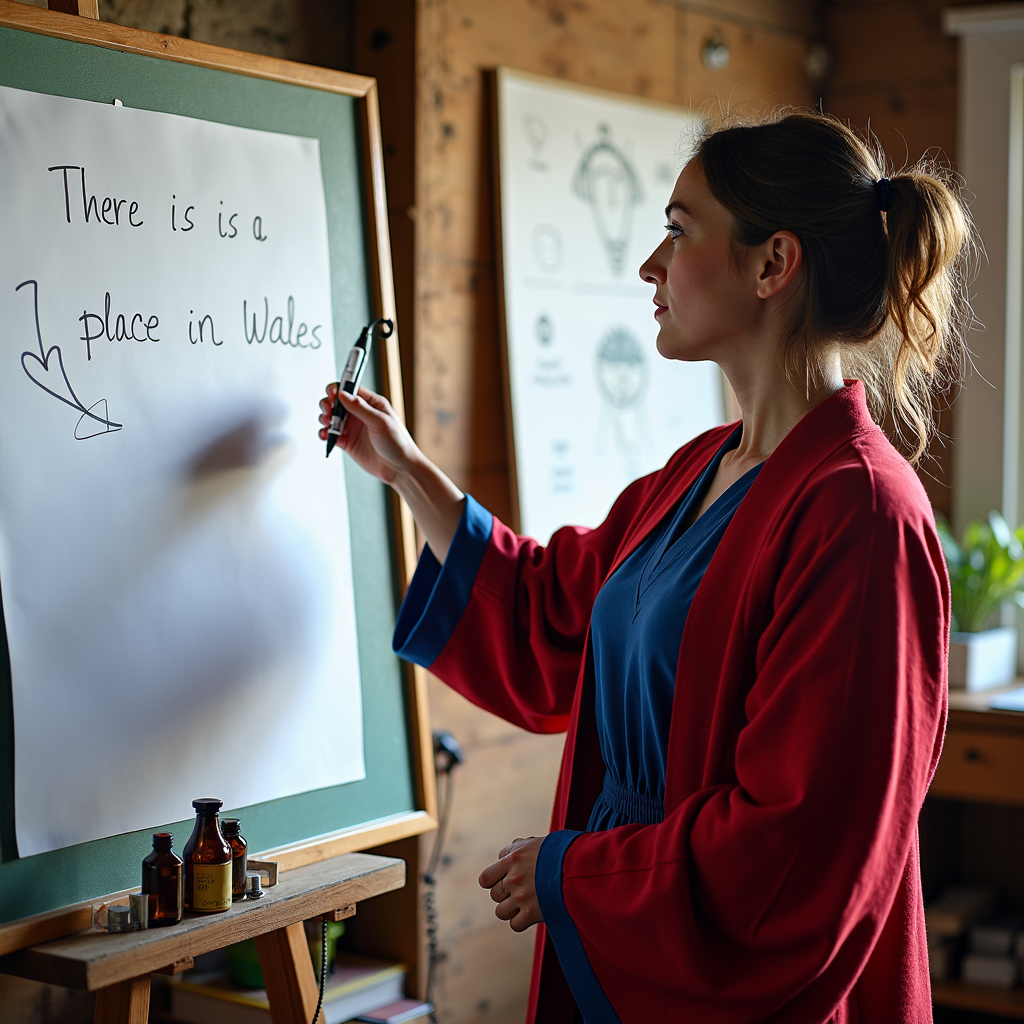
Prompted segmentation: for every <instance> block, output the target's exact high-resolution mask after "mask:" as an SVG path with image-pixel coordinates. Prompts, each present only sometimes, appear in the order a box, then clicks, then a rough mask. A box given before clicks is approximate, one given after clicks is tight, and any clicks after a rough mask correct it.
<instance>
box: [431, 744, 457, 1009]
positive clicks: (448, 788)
mask: <svg viewBox="0 0 1024 1024" xmlns="http://www.w3.org/2000/svg"><path fill="white" fill-rule="evenodd" d="M464 758H465V754H464V753H463V751H462V748H461V747H460V746H459V743H458V740H456V739H455V737H454V736H452V734H451V733H448V732H435V733H434V761H435V765H436V767H437V773H438V776H444V778H445V780H446V781H445V787H444V802H443V803H441V804H440V807H439V814H438V824H437V835H436V836H435V837H434V848H433V850H431V853H430V860H429V861H428V862H427V870H426V871H424V873H423V884H424V890H423V911H424V914H425V916H426V919H427V993H426V994H427V1002H428V1003H430V1004H431V1005H432V1006H433V1003H434V982H435V980H436V974H437V965H438V963H439V962H440V959H441V954H440V950H439V949H438V942H437V933H438V924H437V904H436V896H437V888H436V887H437V868H438V865H439V864H440V862H441V850H442V848H443V847H444V838H445V833H446V832H447V831H448V819H449V818H450V817H451V810H452V769H453V768H455V767H456V766H457V765H460V764H462V761H463V759H464ZM438 800H439V802H440V794H438ZM430 1021H431V1024H437V1012H436V1011H434V1010H432V1011H431V1014H430Z"/></svg>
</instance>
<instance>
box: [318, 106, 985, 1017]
mask: <svg viewBox="0 0 1024 1024" xmlns="http://www.w3.org/2000/svg"><path fill="white" fill-rule="evenodd" d="M667 215H668V219H669V223H668V225H667V229H666V231H667V233H666V237H665V240H664V241H663V242H662V243H661V245H659V246H658V248H657V249H656V250H655V252H654V253H653V254H652V255H651V257H650V258H649V259H648V260H647V262H646V263H645V264H644V265H643V267H642V268H641V270H640V273H641V276H642V277H643V279H644V280H645V281H647V282H649V283H651V284H652V285H653V286H654V302H655V307H656V308H655V314H654V315H655V317H656V318H657V321H658V324H659V335H658V350H659V351H660V352H661V354H662V355H663V356H665V357H666V358H669V359H683V360H697V359H713V360H714V361H715V362H716V363H718V365H719V366H720V367H721V368H722V370H723V372H724V373H725V374H726V376H727V377H728V379H729V382H730V384H731V385H732V388H733V391H734V392H735V393H736V397H737V399H738V400H739V404H740V407H741V409H742V413H743V416H742V421H741V422H740V423H739V424H732V425H728V426H724V427H720V428H716V429H713V430H710V431H708V432H707V433H705V434H703V435H702V436H700V437H698V438H696V439H695V440H693V441H691V442H689V443H688V444H686V445H685V446H684V447H683V448H681V449H680V450H679V451H678V452H677V453H676V454H675V455H674V456H673V457H672V459H671V460H670V461H669V463H668V464H667V465H666V466H665V468H664V469H662V470H660V471H659V472H657V473H654V474H652V475H651V476H648V477H645V478H643V479H641V480H638V481H636V482H635V483H633V484H632V485H631V486H630V487H628V488H627V489H626V491H625V492H624V493H623V494H622V495H621V496H620V497H619V499H618V500H617V501H616V503H615V505H614V506H613V507H612V510H611V512H610V513H609V515H608V518H607V519H606V520H605V522H604V523H603V524H602V525H601V526H599V527H598V528H597V529H594V530H584V529H579V528H575V527H567V528H565V529H562V530H560V531H558V532H557V533H556V534H555V535H554V536H553V537H552V538H551V541H550V542H549V544H548V545H547V546H546V547H541V546H539V545H538V544H537V543H536V542H534V541H532V540H529V539H527V538H523V537H517V536H515V535H514V534H513V533H512V532H511V531H509V530H508V529H507V528H506V527H504V526H503V525H502V524H501V523H500V522H497V521H496V520H494V519H493V517H492V516H490V514H489V513H486V512H485V511H484V510H483V509H481V507H480V506H479V505H478V504H476V503H475V502H474V501H473V499H472V498H470V497H467V496H464V495H463V494H462V492H461V491H459V490H458V488H456V487H455V486H454V484H452V483H451V481H450V480H448V479H447V477H445V476H444V475H443V474H442V473H441V472H440V471H439V470H438V469H437V468H436V467H435V466H433V465H432V464H431V463H430V462H429V461H428V460H427V459H426V458H425V457H424V456H423V455H422V454H421V453H420V451H419V450H418V449H417V448H416V446H415V444H414V443H413V442H412V440H411V438H410V437H409V435H408V434H407V433H406V432H405V431H404V429H403V428H402V427H401V425H400V424H399V423H398V421H397V419H396V418H395V416H394V414H393V412H392V411H391V409H390V408H389V406H388V405H387V403H386V402H385V401H384V400H383V399H381V398H380V397H379V396H376V395H373V394H371V393H369V392H366V391H362V392H360V395H359V396H358V397H357V398H355V399H348V398H346V399H343V401H344V402H345V404H346V407H347V408H348V410H349V412H350V414H351V415H350V416H349V419H348V426H347V427H346V432H345V433H344V434H343V435H342V438H341V441H340V443H341V445H342V447H344V448H345V449H346V451H348V452H349V453H350V454H351V455H352V456H353V457H354V458H355V459H356V460H357V461H358V462H359V464H360V465H362V466H363V467H364V468H366V469H368V470H369V471H370V472H372V473H375V474H376V475H377V476H378V477H380V478H381V479H382V480H384V481H386V482H387V483H389V484H391V486H393V487H394V488H395V489H396V490H397V491H398V492H399V493H400V494H401V495H402V496H403V497H404V498H405V500H406V501H407V502H408V504H409V506H410V508H411V509H412V511H413V514H414V515H415V517H416V519H417V522H418V523H419V525H420V527H421V529H422V531H423V534H424V536H425V537H426V540H427V543H428V545H429V547H428V549H427V550H425V551H424V554H423V557H422V559H421V561H420V565H419V567H418V569H417V573H416V576H415V578H414V580H413V582H412V585H411V586H410V589H409V593H408V594H407V596H406V599H405V602H404V604H403V607H402V611H401V613H400V616H399V622H398V626H397V629H396V637H395V645H396V650H398V651H399V653H401V654H402V655H403V656H405V657H408V658H411V659H413V660H416V661H418V662H420V663H421V664H424V665H426V666H427V667H429V668H430V669H431V671H432V672H434V673H435V674H436V675H438V676H439V677H440V678H442V679H444V680H445V681H446V682H448V683H449V684H450V685H452V686H454V687H455V688H456V689H458V690H459V691H460V692H461V693H463V694H465V695H466V696H467V697H469V698H470V699H471V700H473V701H475V702H476V703H477V704H479V705H480V706H482V707H485V708H487V709H488V710H490V711H493V712H494V713H496V714H498V715H501V716H502V717H503V718H505V719H507V720H508V721H510V722H513V723H515V724H517V725H520V726H522V727H523V728H526V729H532V730H535V731H539V732H557V731H560V730H566V729H567V730H568V739H567V742H566V746H565V754H564V758H563V764H562V772H561V777H560V781H559V786H558V791H557V796H556V802H555V808H554V813H553V819H552V832H551V833H550V834H549V835H548V836H546V837H543V838H532V839H527V840H516V841H515V842H514V843H512V844H511V846H509V847H507V848H506V849H505V850H503V851H502V853H501V855H500V857H499V859H498V860H497V861H496V862H495V863H494V864H492V865H490V866H489V867H487V868H486V869H485V870H484V871H483V872H482V874H481V876H480V884H481V885H482V886H484V887H486V888H489V889H490V893H491V898H492V899H493V900H494V901H495V903H496V904H497V907H496V910H495V913H496V914H497V916H498V917H499V918H501V919H502V920H505V921H508V922H509V923H510V925H511V927H512V928H513V930H515V931H523V930H525V929H527V928H529V927H530V926H531V925H534V924H538V923H540V922H542V921H543V923H544V927H543V928H540V929H538V937H537V946H536V956H535V961H534V973H533V984H532V988H531V997H530V1017H529V1019H530V1020H537V1021H541V1022H544V1024H547V1022H562V1021H564V1022H566V1024H569V1022H571V1021H573V1020H574V1019H577V1020H578V1019H580V1017H582V1019H584V1020H585V1021H586V1022H587V1024H602V1022H606V1021H609V1022H610V1021H622V1022H637V1024H640V1022H644V1024H648V1022H652V1021H687V1022H690V1021H699V1022H702V1024H705V1022H714V1024H718V1022H761V1021H773V1022H774V1021H779V1022H781V1021H786V1022H801V1024H803V1022H807V1024H811V1022H825V1021H842V1022H847V1021H851V1022H854V1021H863V1022H871V1024H878V1022H890V1021H893V1022H895V1021H900V1022H911V1021H913V1022H920V1021H925V1020H930V1019H931V999H930V989H929V979H928V963H927V947H926V942H925V933H924V914H923V905H922V895H921V884H920V876H919V871H918V855H917V818H918V813H919V811H920V808H921V803H922V801H923V799H924V796H925V792H926V791H927V788H928V784H929V781H930V779H931V775H932V772H933V770H934V768H935V763H936V760H937V758H938V755H939V749H940V746H941V742H942V734H943V728H944V723H945V715H946V649H947V637H948V613H949V588H948V580H947V576H946V572H945V565H944V562H943V558H942V552H941V548H940V546H939V542H938V540H937V538H936V534H935V529H934V522H933V515H932V511H931V508H930V507H929V504H928V501H927V499H926V497H925V494H924V491H923V489H922V487H921V485H920V483H919V482H918V480H917V477H916V476H915V474H914V472H913V470H912V469H911V466H910V465H909V463H908V461H907V459H905V458H904V457H903V456H901V455H900V454H899V453H898V452H897V451H896V449H895V448H894V447H893V445H892V444H891V443H890V441H889V440H888V439H887V438H886V435H885V434H884V433H883V432H882V430H880V429H879V427H877V426H876V425H875V422H874V421H873V420H872V414H874V417H875V419H876V420H878V421H879V422H888V424H889V426H890V432H891V433H892V434H893V436H894V437H896V438H897V439H898V440H899V441H900V442H901V443H902V444H903V445H904V446H905V447H906V448H907V450H908V452H909V455H910V457H911V459H914V460H916V459H917V458H919V457H920V455H921V454H922V452H923V451H924V448H925V445H926V442H927V440H928V434H929V429H930V408H931V405H930V403H931V387H932V386H933V385H934V384H935V383H936V379H937V374H938V372H939V370H940V368H941V367H943V366H946V365H949V360H950V355H951V354H952V355H953V356H954V357H955V356H956V355H957V354H958V352H957V346H958V345H960V344H962V342H961V340H960V337H959V334H958V330H959V325H960V324H961V323H962V322H963V316H962V315H963V312H964V311H965V307H964V305H963V302H962V299H961V296H962V291H961V289H960V287H959V278H958V268H959V264H960V263H961V261H962V259H963V257H964V254H965V251H966V249H967V246H968V241H969V227H968V223H967V220H966V215H965V213H964V211H963V209H962V206H961V204H960V201H959V199H958V197H957V196H956V194H955V193H954V192H953V191H952V190H951V189H950V188H949V187H948V186H947V185H945V184H944V183H943V182H942V181H941V180H939V179H938V178H936V177H934V176H931V175H929V174H927V173H924V172H923V171H921V170H915V171H911V172H909V173H904V174H899V175H895V176H893V177H892V178H891V179H890V178H887V177H885V176H884V174H883V170H882V167H881V166H880V163H879V160H878V159H876V157H875V156H874V155H873V154H872V152H871V151H870V150H869V148H868V147H867V146H866V145H865V144H864V143H863V142H862V141H861V140H860V139H859V138H858V137H857V136H855V135H854V134H853V133H852V132H851V131H850V130H848V129H847V128H845V127H843V126H842V125H841V124H840V123H839V122H837V121H835V120H834V119H832V118H829V117H826V116H824V115H821V114H818V113H813V112H790V113H786V114H783V115H779V116H777V117H775V118H773V119H770V120H767V121H764V122H761V123H758V124H750V125H732V126H725V127H722V128H718V129H714V130H709V131H708V132H707V134H705V136H704V137H703V138H702V140H701V142H700V144H699V146H698V149H697V153H696V155H695V156H694V158H693V159H692V160H691V161H690V162H689V163H688V164H687V166H686V167H685V168H684V169H683V172H682V173H681V174H680V176H679V179H678V181H677V183H676V186H675V189H674V191H673V193H672V196H671V199H670V201H669V205H668V208H667ZM955 362H956V360H955V358H954V363H955ZM850 377H859V378H860V379H859V380H845V381H844V378H850ZM333 395H334V391H333V389H329V391H328V399H327V400H326V401H325V402H322V403H321V409H322V410H323V412H324V414H325V415H326V411H327V408H328V405H329V403H330V402H331V401H332V400H333ZM869 410H870V412H869ZM321 422H325V416H321ZM321 436H324V432H323V431H321Z"/></svg>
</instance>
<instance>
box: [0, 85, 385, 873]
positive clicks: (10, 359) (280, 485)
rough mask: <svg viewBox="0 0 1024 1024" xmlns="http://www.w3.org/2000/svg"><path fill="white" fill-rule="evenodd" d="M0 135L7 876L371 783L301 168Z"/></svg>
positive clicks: (322, 301) (8, 107)
mask: <svg viewBox="0 0 1024 1024" xmlns="http://www.w3.org/2000/svg"><path fill="white" fill-rule="evenodd" d="M0 124H3V126H4V130H3V131H2V132H0V180H2V181H3V182H4V183H5V187H4V189H3V190H2V193H0V237H2V238H4V239H5V244H4V245H3V246H0V318H2V322H3V323H4V325H5V328H6V329H5V331H4V332H3V334H2V336H0V587H2V596H3V612H4V619H5V625H6V631H7V642H8V651H9V654H10V664H11V694H12V701H13V710H14V760H15V763H14V769H15V771H14V785H15V801H14V804H15V814H14V817H15V830H16V836H17V842H18V850H19V853H20V855H22V856H32V855H34V854H38V853H45V852H47V851H49V850H54V849H59V848H62V847H66V846H71V845H75V844H77V843H82V842H87V841H90V840H93V839H100V838H104V837H106V836H111V835H115V834H119V833H123V832H129V831H135V830H139V829H145V828H149V827H152V826H155V825H159V824H162V823H166V822H171V821H177V820H180V819H181V818H182V817H184V816H185V814H186V813H187V810H188V808H187V805H186V806H185V807H183V806H182V804H181V793H182V792H186V793H189V792H190V793H193V794H195V793H200V792H204V791H211V790H212V791H214V792H216V793H217V795H218V796H220V797H221V798H223V799H224V801H225V805H226V806H228V807H232V808H241V807H248V806H251V805H253V804H258V803H263V802H266V801H268V800H276V799H279V798H282V797H287V796H292V795H294V794H296V793H302V792H308V791H310V790H317V789H323V788H327V787H331V786H337V785H343V784H345V783H348V782H353V781H356V780H358V779H361V778H363V777H364V775H365V765H364V760H363V723H362V697H361V683H360V672H359V645H358V633H357V630H356V619H355V595H354V589H353V575H352V552H351V541H350V538H349V525H348V497H347V491H346V486H345V474H344V472H342V471H341V470H340V465H334V466H331V465H328V466H327V467H326V471H325V465H324V458H323V445H322V444H321V443H320V441H319V439H318V438H317V435H316V427H315V419H314V420H311V419H310V418H309V417H308V416H307V410H308V409H309V408H310V405H311V402H314V401H315V398H314V397H313V396H315V395H317V394H322V393H323V387H324V384H325V383H326V382H327V381H330V380H334V379H336V377H337V366H336V363H335V356H334V312H333V302H332V294H331V285H332V277H331V265H330V251H329V240H328V233H327V214H326V200H325V196H324V188H323V177H322V172H321V164H320V150H319V143H318V141H317V140H316V139H309V138H300V137H298V136H291V135H284V134H278V133H271V132H264V131H256V130H253V129H248V128H240V127H237V126H233V125H225V124H219V123H216V122H211V121H203V120H198V119H192V118H186V117H181V116H178V115H173V114H164V113H160V112H155V111H149V110H137V109H131V108H129V107H114V106H109V105H107V104H100V103H92V102H88V101H84V100H76V99H69V98H65V97H58V96H50V95H45V94H41V93H32V92H26V91H22V90H18V89H13V88H10V87H0ZM126 152H144V153H146V154H147V160H146V162H145V164H144V165H142V164H139V165H136V164H132V163H131V162H128V161H125V160H123V159H121V156H120V154H124V153H126ZM11 239H13V240H16V243H15V244H7V243H8V240H11ZM55 494H58V495H61V496H62V500H53V495H55ZM311 495H315V500H311V499H310V496H311ZM241 707H264V708H267V707H272V708H274V709H275V713H274V714H273V715H266V716H262V718H260V717H259V716H257V719H256V720H253V721H249V722H247V724H246V729H245V730H230V729H228V730H225V729H224V728H223V723H224V722H228V721H234V720H235V719H236V718H237V714H238V709H239V708H241ZM115 720H116V721H117V723H118V742H117V743H96V741H95V737H96V736H97V735H103V734H105V731H106V730H107V729H108V728H109V724H110V722H111V721H115ZM154 723H159V728H154ZM42 736H45V737H46V742H45V743H41V742H39V737H42ZM168 765H173V770H172V771H168V768H167V766H168Z"/></svg>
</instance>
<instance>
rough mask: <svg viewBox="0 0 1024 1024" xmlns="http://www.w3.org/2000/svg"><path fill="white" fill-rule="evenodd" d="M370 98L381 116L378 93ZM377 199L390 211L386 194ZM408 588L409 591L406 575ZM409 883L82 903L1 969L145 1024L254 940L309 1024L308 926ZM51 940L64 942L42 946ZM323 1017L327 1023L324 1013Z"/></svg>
mask: <svg viewBox="0 0 1024 1024" xmlns="http://www.w3.org/2000/svg"><path fill="white" fill-rule="evenodd" d="M49 8H50V10H51V11H59V12H61V13H63V14H71V15H78V16H79V17H83V18H91V19H93V20H96V21H99V0H49ZM371 100H372V106H373V116H374V118H375V117H376V95H375V93H374V95H373V96H372V97H371ZM371 149H372V153H373V157H374V159H376V160H378V161H379V160H380V152H379V139H377V140H376V142H375V144H374V145H372V146H371ZM375 198H376V199H379V200H380V204H381V209H383V193H381V195H380V196H379V197H375ZM384 224H385V225H386V221H385V222H384ZM382 230H383V234H381V235H380V237H378V238H377V239H376V242H377V245H378V246H381V245H383V246H384V249H385V250H386V248H387V246H386V242H387V235H386V226H385V227H384V228H383V229H382ZM385 255H387V253H386V251H385ZM387 289H388V292H387V294H386V295H385V296H383V300H384V307H383V308H385V309H386V310H388V311H391V312H390V315H392V316H393V315H394V314H393V305H394V302H393V296H392V295H391V293H390V279H388V282H387ZM396 352H397V350H396ZM396 358H397V357H396ZM389 369H390V368H389ZM396 371H397V363H396ZM388 377H389V379H390V378H394V379H393V381H392V384H393V391H392V398H393V399H394V398H396V397H397V404H398V406H399V407H401V390H400V389H401V377H400V375H399V373H398V372H389V374H388ZM398 519H399V520H400V522H401V524H402V526H401V531H400V534H401V535H400V537H399V541H400V545H401V546H403V547H404V549H405V550H406V554H407V558H408V557H411V552H412V551H413V544H412V528H411V521H410V520H409V519H408V515H407V513H405V512H404V511H401V512H400V514H399V516H398ZM401 582H402V585H403V586H404V585H405V582H406V580H405V579H404V576H403V579H402V581H401ZM415 685H416V686H417V687H418V688H419V689H418V693H419V695H420V697H422V696H423V693H425V680H424V679H423V678H422V676H420V677H417V678H416V680H415ZM420 691H422V693H420ZM420 703H421V704H422V700H421V701H420ZM429 736H430V732H429V723H428V722H427V721H426V719H425V718H424V719H423V721H422V722H421V723H420V725H419V731H418V732H417V733H416V735H415V736H414V742H415V743H416V744H417V749H418V751H419V753H418V756H419V757H421V759H422V760H423V764H424V765H427V766H429V768H430V769H432V755H431V752H430V746H429V742H428V741H429ZM420 748H422V749H420ZM430 783H431V784H430V785H429V786H427V787H426V790H425V797H424V800H425V803H426V807H427V814H426V815H419V816H420V817H423V818H425V819H426V820H427V821H428V822H429V823H430V824H433V817H432V816H433V813H434V807H435V797H434V793H433V789H432V775H431V776H430ZM422 830H423V828H422V825H421V824H420V823H417V824H416V826H415V827H413V828H412V829H411V830H410V828H409V827H408V826H406V825H401V824H397V823H396V825H395V826H394V827H392V828H391V829H388V828H387V827H385V828H378V829H376V830H375V831H374V833H373V836H374V838H375V839H376V840H377V842H387V841H389V840H392V839H404V838H406V837H408V836H414V835H416V834H417V833H418V832H420V831H422ZM349 848H351V847H349ZM318 855H319V856H323V855H324V854H323V853H320V854H318ZM403 855H404V853H403ZM405 882H406V864H405V861H403V860H399V859H397V858H394V857H382V856H376V855H372V854H366V853H343V854H341V855H340V856H334V857H328V858H327V859H323V860H318V861H316V862H315V863H311V864H308V863H302V864H300V865H299V866H295V867H293V868H292V869H291V870H286V871H284V872H283V873H282V875H281V878H280V880H279V882H278V884H277V885H276V886H274V887H273V888H270V889H268V890H267V892H266V895H265V896H264V898H263V899H260V900H258V901H249V900H244V901H242V902H240V903H238V904H236V905H234V906H233V907H232V908H231V909H230V910H228V911H227V912H226V913H223V914H216V915H212V916H207V915H201V914H191V915H189V916H188V917H187V918H186V919H185V920H184V921H182V922H181V924H179V925H177V926H174V927H170V928H159V929H153V930H148V931H143V932H132V933H128V934H124V935H109V934H107V933H105V932H99V931H96V930H93V929H90V928H89V907H88V905H85V904H81V905H78V906H76V907H74V908H68V910H67V911H65V912H61V913H60V914H57V915H54V914H43V915H40V917H39V919H38V920H36V921H34V922H30V923H28V924H26V928H27V929H29V933H32V934H34V937H35V941H36V942H37V943H38V944H36V945H33V946H30V947H28V948H23V949H18V950H17V951H15V952H11V953H8V954H7V955H3V956H0V973H5V974H13V975H16V976H18V977H22V978H27V979H29V980H31V981H38V982H44V983H48V984H55V985H62V986H64V987H67V988H75V989H80V990H84V991H89V992H95V993H96V1008H95V1013H94V1018H93V1019H94V1021H95V1022H96V1024H146V1022H147V1021H148V1020H149V998H150V985H151V977H152V975H153V974H169V975H173V974H178V973H180V972H182V971H184V970H187V969H189V968H190V967H192V965H193V962H194V958H195V957H197V956H199V955H201V954H203V953H208V952H211V951H212V950H216V949H221V948H223V947H224V946H227V945H230V944H232V943H235V942H241V941H243V940H246V939H254V940H255V943H256V948H257V951H258V953H259V960H260V967H261V968H262V971H263V978H264V983H265V985H266V990H267V998H268V1001H269V1003H270V1012H271V1017H272V1019H273V1021H274V1024H309V1022H313V1013H314V1011H315V1010H316V1004H317V998H318V986H317V982H316V978H315V975H314V973H313V965H312V961H311V959H310V956H309V947H308V945H307V942H306V936H305V931H304V928H303V924H302V922H303V921H305V920H308V919H310V918H316V917H321V916H327V918H328V919H329V920H334V921H340V920H343V919H345V918H348V917H351V916H353V915H354V914H355V912H356V906H357V904H358V903H359V902H360V901H362V900H365V899H369V898H370V897H373V896H379V895H382V894H383V893H387V892H392V891H394V890H398V889H402V888H403V887H404V886H405ZM75 929H79V930H78V932H77V934H67V933H69V932H71V931H73V930H75ZM83 929H88V930H83ZM47 935H50V936H53V935H58V936H63V937H58V938H53V939H52V940H51V941H43V942H39V940H40V939H41V938H45V937H46V936H47ZM28 941H33V939H32V938H29V940H28ZM415 941H417V940H414V942H415ZM8 948H10V946H8ZM317 1020H318V1021H320V1022H322V1021H323V1013H322V1012H321V1013H320V1014H319V1015H318V1017H317ZM314 1024H315V1022H314Z"/></svg>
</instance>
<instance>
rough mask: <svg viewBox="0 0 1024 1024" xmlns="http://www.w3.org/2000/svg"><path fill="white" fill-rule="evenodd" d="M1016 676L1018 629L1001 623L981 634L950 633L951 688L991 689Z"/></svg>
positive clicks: (1010, 681)
mask: <svg viewBox="0 0 1024 1024" xmlns="http://www.w3.org/2000/svg"><path fill="white" fill-rule="evenodd" d="M1016 676H1017V630H1016V629H1014V628H1013V627H1012V626H998V627H996V628H995V629H985V630H982V631H981V632H980V633H950V635H949V687H950V689H952V690H971V691H977V690H991V689H993V688H995V687H997V686H1004V685H1005V684H1006V683H1012V682H1013V680H1014V679H1015V678H1016Z"/></svg>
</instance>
